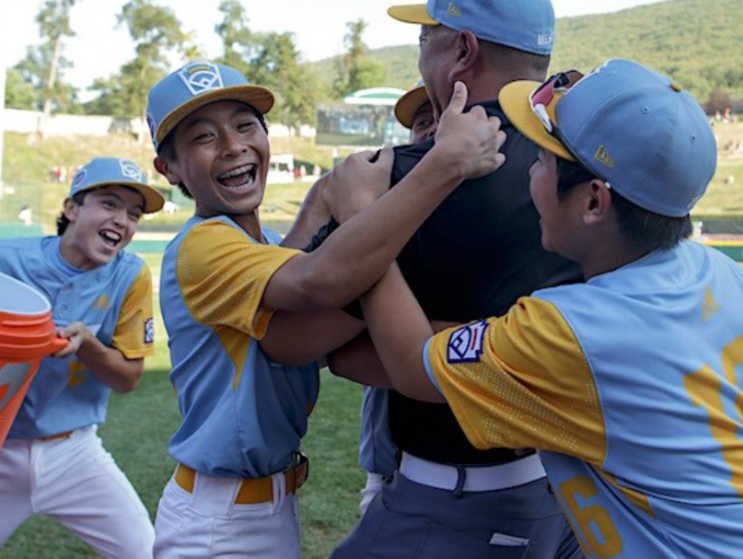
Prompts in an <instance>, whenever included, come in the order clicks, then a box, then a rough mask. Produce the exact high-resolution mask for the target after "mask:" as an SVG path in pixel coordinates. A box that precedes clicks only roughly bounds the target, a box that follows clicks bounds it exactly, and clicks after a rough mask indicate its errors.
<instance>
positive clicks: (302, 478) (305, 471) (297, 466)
mask: <svg viewBox="0 0 743 559" xmlns="http://www.w3.org/2000/svg"><path fill="white" fill-rule="evenodd" d="M292 469H293V470H294V484H293V485H294V487H293V488H292V492H296V491H297V489H299V488H300V487H302V486H303V485H304V484H305V482H306V481H307V479H308V478H309V477H310V459H309V458H308V457H307V455H306V454H305V453H304V452H302V451H301V450H298V451H297V452H295V453H294V466H293V467H292Z"/></svg>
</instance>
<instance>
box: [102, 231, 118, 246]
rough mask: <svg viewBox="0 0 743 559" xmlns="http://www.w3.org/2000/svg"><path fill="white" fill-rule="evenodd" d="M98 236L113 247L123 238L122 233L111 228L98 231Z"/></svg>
mask: <svg viewBox="0 0 743 559" xmlns="http://www.w3.org/2000/svg"><path fill="white" fill-rule="evenodd" d="M98 236H99V237H100V238H101V239H103V242H104V243H106V245H108V246H110V247H111V248H116V247H117V246H118V244H119V243H120V242H121V239H122V238H123V237H122V236H121V234H120V233H117V232H116V231H112V230H111V229H103V230H102V231H100V232H99V233H98Z"/></svg>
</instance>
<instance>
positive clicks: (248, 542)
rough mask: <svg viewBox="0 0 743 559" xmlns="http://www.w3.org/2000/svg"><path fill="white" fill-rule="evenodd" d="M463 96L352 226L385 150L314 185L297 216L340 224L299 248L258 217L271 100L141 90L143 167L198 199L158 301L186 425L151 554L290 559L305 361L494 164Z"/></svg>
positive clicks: (222, 83) (173, 78)
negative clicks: (148, 137) (148, 136)
mask: <svg viewBox="0 0 743 559" xmlns="http://www.w3.org/2000/svg"><path fill="white" fill-rule="evenodd" d="M465 101H466V89H465V88H464V86H463V85H462V86H460V87H458V88H457V89H456V91H455V95H454V96H453V97H452V103H451V106H450V109H449V111H447V113H445V115H444V116H443V117H442V125H441V133H440V134H439V136H438V138H437V140H438V141H437V147H436V149H435V150H432V154H433V155H432V157H430V158H427V159H426V160H425V161H424V162H422V163H421V165H420V166H419V167H420V172H417V173H412V174H411V176H410V178H409V179H408V180H407V181H404V183H401V184H400V185H398V186H396V187H395V188H394V189H393V191H392V192H390V193H389V194H386V195H385V196H382V197H381V198H380V199H379V200H378V201H377V202H374V203H373V204H371V207H370V208H369V209H368V210H365V211H362V212H360V213H359V214H358V215H356V216H355V217H353V219H348V216H350V215H353V214H355V213H356V212H357V208H359V207H363V206H365V205H368V204H369V202H371V201H373V200H376V199H377V198H378V197H380V196H381V194H383V193H384V192H386V190H387V188H388V186H389V177H390V168H391V159H392V155H391V150H383V151H382V152H381V154H380V156H379V159H378V160H376V161H374V162H372V161H371V160H370V159H371V155H372V154H370V153H366V154H361V155H358V156H356V157H352V158H350V160H349V161H347V163H346V164H344V165H343V166H341V167H340V168H339V169H336V171H334V172H333V173H332V174H330V175H329V176H327V177H326V178H325V179H323V182H322V189H320V190H318V191H316V193H318V192H319V195H318V196H317V197H315V201H316V202H317V203H312V204H308V205H307V206H306V207H305V208H304V214H305V215H303V216H301V217H300V220H299V221H300V222H302V221H308V222H312V223H318V222H322V223H324V222H325V221H327V218H328V216H329V214H330V213H332V214H333V216H335V217H336V218H337V219H338V221H339V222H341V223H342V225H341V227H340V229H339V231H338V233H337V234H334V235H333V236H332V238H331V239H329V240H328V241H326V243H325V244H323V246H322V247H320V248H319V249H318V250H316V251H314V252H312V253H309V254H307V253H304V252H301V251H299V250H292V249H289V248H285V247H282V246H277V245H278V244H279V242H281V239H280V237H279V236H278V235H277V234H276V233H275V232H273V231H271V230H269V229H267V228H265V227H262V226H261V222H260V217H259V206H260V203H261V201H262V198H263V194H264V189H265V187H266V174H267V171H268V162H269V158H270V148H269V142H268V134H267V127H266V123H265V120H264V115H265V114H266V113H268V112H269V111H270V110H271V107H272V105H273V95H272V93H271V92H270V91H269V90H267V89H266V88H263V87H260V86H257V85H251V84H249V83H248V82H247V80H246V79H245V77H244V76H243V75H242V74H240V73H239V72H238V71H237V70H235V69H234V68H231V67H228V66H223V65H220V64H212V63H208V62H192V63H189V64H187V65H186V66H184V67H183V68H180V69H179V70H177V71H175V72H173V73H172V74H170V75H169V76H167V77H166V78H164V79H163V80H161V81H160V82H158V83H157V84H155V85H154V86H153V87H152V89H151V90H150V94H149V104H148V122H149V125H150V130H151V133H152V138H153V142H154V145H155V149H156V150H157V157H156V159H155V167H156V168H157V170H158V171H159V172H160V173H162V174H163V175H164V176H165V177H166V178H167V180H168V181H169V182H170V183H171V184H174V185H176V184H177V185H179V187H180V188H181V189H182V190H183V191H184V193H186V194H187V195H189V196H191V197H192V198H193V199H194V201H195V203H196V210H195V215H194V217H192V218H191V219H190V220H189V221H188V223H187V224H186V225H185V226H184V228H183V229H182V231H181V232H180V233H179V234H178V236H177V237H176V238H175V239H174V240H173V241H172V242H171V243H170V245H169V246H168V248H167V249H166V252H165V256H164V259H163V269H162V280H161V281H162V284H161V306H162V313H163V317H164V319H165V325H166V328H167V330H168V335H169V342H170V352H171V361H172V366H173V369H172V372H171V375H170V378H171V380H172V382H173V385H174V387H175V389H176V392H177V394H178V402H179V406H180V410H181V413H182V416H183V421H182V423H181V425H180V427H179V428H178V430H177V431H176V433H175V435H174V436H173V438H172V439H171V442H170V454H171V456H172V457H173V458H174V459H175V460H176V461H177V462H178V466H177V467H176V471H175V474H174V476H173V478H172V479H171V481H170V482H169V483H168V484H167V486H166V487H165V490H164V492H163V497H162V499H161V501H160V505H159V508H158V514H157V519H156V543H155V548H154V550H155V555H156V556H157V557H163V558H164V557H183V556H185V555H192V556H196V557H206V556H219V555H228V554H232V556H239V557H251V558H256V557H263V558H267V559H268V558H275V557H281V558H282V559H292V558H298V557H299V554H300V537H299V518H298V501H297V495H296V491H297V489H298V488H299V487H300V486H301V485H302V484H303V483H304V481H305V479H306V476H307V469H308V462H307V459H306V457H304V456H303V455H301V454H300V453H299V446H300V441H301V438H302V436H303V435H304V434H305V431H306V428H307V418H308V415H309V413H310V410H311V409H312V407H313V405H314V404H315V401H316V399H317V394H318V389H319V377H318V375H317V366H316V365H315V364H314V362H313V361H314V360H316V359H318V358H320V357H322V356H324V355H325V354H326V353H327V352H328V351H330V350H332V349H334V348H335V347H338V346H340V345H341V344H343V343H345V342H346V341H348V340H350V339H352V338H353V337H355V336H356V335H357V334H358V333H359V332H360V331H361V330H362V329H363V323H361V322H360V321H358V320H356V319H354V318H352V317H350V316H349V315H347V314H345V313H344V312H342V311H340V310H336V309H340V308H341V307H342V306H343V305H345V304H347V303H348V302H349V301H351V300H353V299H354V298H356V297H357V296H358V295H359V294H361V293H362V292H363V291H365V290H366V289H368V288H369V287H370V286H371V285H372V284H373V283H374V281H376V280H377V279H378V278H379V277H380V276H381V275H382V274H383V273H384V270H385V269H386V268H387V267H388V265H389V264H390V262H392V260H393V258H394V257H395V256H396V254H397V253H398V252H399V250H400V249H401V248H402V247H403V245H404V244H405V242H406V241H407V239H408V238H409V237H410V236H411V235H412V234H413V233H414V232H415V230H416V229H417V227H418V226H419V225H420V223H421V222H422V221H423V220H424V219H425V218H426V217H427V216H428V215H429V214H430V213H431V212H432V211H433V209H434V208H435V207H436V205H437V204H438V203H439V202H440V201H441V200H443V198H444V197H446V195H448V193H449V192H451V191H452V190H453V189H454V188H455V187H456V186H457V185H458V184H459V183H460V182H461V180H462V179H463V178H465V177H469V176H479V175H482V174H484V173H486V172H491V171H492V170H494V169H495V168H496V167H497V166H498V165H500V163H501V162H502V159H503V158H502V156H500V155H498V153H497V150H498V147H499V146H500V144H501V143H502V141H503V139H504V138H503V134H502V133H499V132H498V125H499V122H498V121H497V119H494V120H491V119H488V118H487V116H486V115H485V113H484V112H483V111H481V110H475V111H473V112H471V113H468V114H462V109H463V107H464V104H465ZM366 184H370V185H374V186H377V188H376V190H373V189H370V188H363V186H364V185H366ZM311 213H316V214H321V217H320V218H318V217H317V215H315V216H314V217H313V218H312V219H309V218H308V217H307V215H306V214H311ZM300 230H301V228H300V229H299V230H297V229H295V230H294V231H293V232H292V233H291V234H290V236H289V238H288V239H287V240H285V241H284V244H285V245H287V244H291V245H292V246H304V245H305V244H306V243H307V241H309V236H307V237H305V236H304V234H305V233H310V232H314V229H312V228H311V227H308V228H305V229H304V230H301V233H300V232H297V231H300ZM259 341H260V345H259V343H258V342H259ZM277 362H279V363H287V364H288V365H287V366H280V365H278V364H277Z"/></svg>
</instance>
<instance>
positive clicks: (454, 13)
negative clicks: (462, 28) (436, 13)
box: [446, 2, 462, 17]
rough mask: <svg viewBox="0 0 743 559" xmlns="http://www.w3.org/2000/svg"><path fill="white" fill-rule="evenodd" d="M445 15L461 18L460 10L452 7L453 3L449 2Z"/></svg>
mask: <svg viewBox="0 0 743 559" xmlns="http://www.w3.org/2000/svg"><path fill="white" fill-rule="evenodd" d="M446 13H447V14H448V15H450V16H452V17H462V10H460V9H459V8H457V7H456V6H455V5H454V2H449V6H448V7H447V8H446Z"/></svg>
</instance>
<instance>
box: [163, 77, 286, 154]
mask: <svg viewBox="0 0 743 559" xmlns="http://www.w3.org/2000/svg"><path fill="white" fill-rule="evenodd" d="M217 101H241V102H243V103H246V104H248V105H250V106H251V107H253V108H255V109H256V110H257V111H258V112H259V113H261V114H264V115H265V114H267V113H268V112H269V111H270V110H271V108H272V107H273V103H274V97H273V93H271V91H270V90H269V89H266V88H265V87H261V86H259V85H236V86H232V87H224V88H221V89H217V90H214V91H212V92H209V93H204V94H202V95H199V96H197V97H194V98H193V99H191V100H189V101H187V102H186V103H183V104H182V105H180V106H179V107H178V108H176V109H175V110H174V111H173V112H171V113H169V114H168V115H167V116H166V117H165V118H164V119H163V120H162V122H161V123H160V126H159V127H158V129H157V136H156V138H155V141H156V142H157V143H158V144H159V143H160V142H162V141H163V140H164V139H165V137H166V136H167V135H168V134H170V132H171V131H172V130H173V128H175V127H176V126H177V124H178V123H179V122H180V121H181V120H183V119H184V118H186V117H187V116H188V115H190V114H191V113H192V112H194V111H196V110H198V109H200V108H201V107H203V106H204V105H208V104H209V103H215V102H217Z"/></svg>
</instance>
